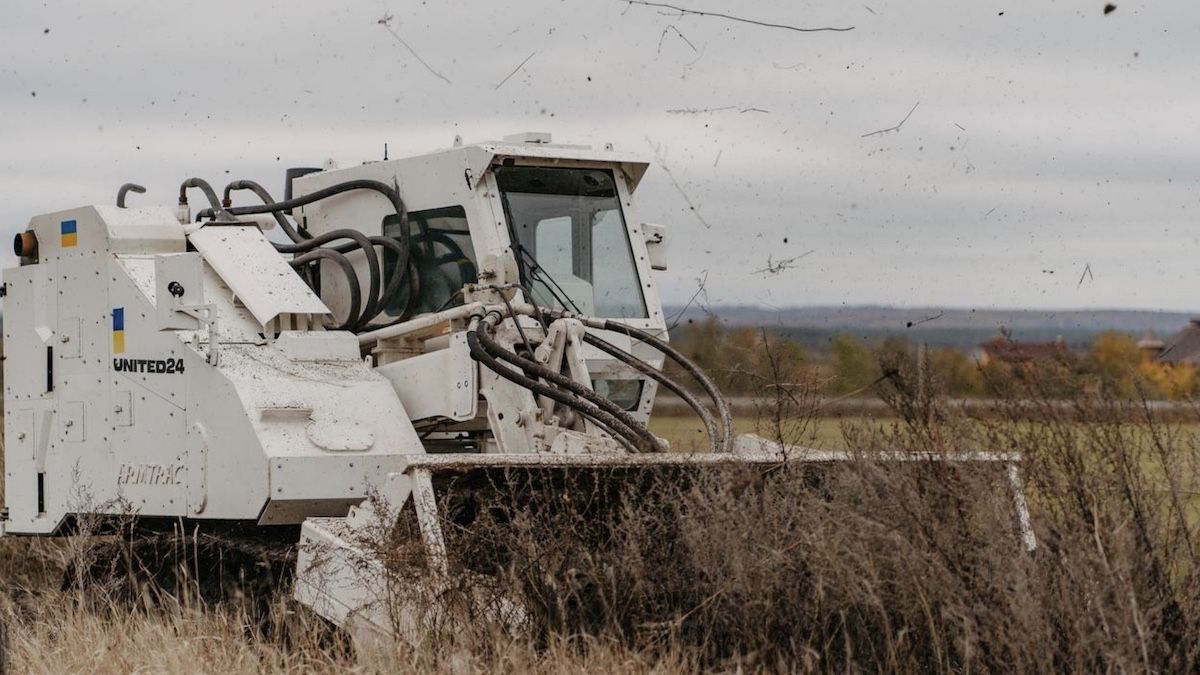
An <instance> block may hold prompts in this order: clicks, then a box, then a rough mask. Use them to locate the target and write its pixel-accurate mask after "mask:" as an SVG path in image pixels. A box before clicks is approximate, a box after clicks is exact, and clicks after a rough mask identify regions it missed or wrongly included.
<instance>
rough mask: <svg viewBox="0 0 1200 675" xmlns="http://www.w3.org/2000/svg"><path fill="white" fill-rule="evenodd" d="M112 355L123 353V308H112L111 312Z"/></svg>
mask: <svg viewBox="0 0 1200 675" xmlns="http://www.w3.org/2000/svg"><path fill="white" fill-rule="evenodd" d="M112 326H113V328H112V333H113V353H114V354H124V353H125V308H124V307H114V308H113V311H112Z"/></svg>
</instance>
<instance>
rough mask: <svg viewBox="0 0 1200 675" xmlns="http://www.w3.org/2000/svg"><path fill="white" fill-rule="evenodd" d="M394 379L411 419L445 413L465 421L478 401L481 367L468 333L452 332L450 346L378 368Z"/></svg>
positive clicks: (469, 417) (444, 415) (451, 417)
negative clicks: (471, 351)
mask: <svg viewBox="0 0 1200 675" xmlns="http://www.w3.org/2000/svg"><path fill="white" fill-rule="evenodd" d="M375 372H377V373H379V374H381V375H383V376H384V377H386V378H387V379H388V381H389V382H391V383H392V387H394V388H395V389H396V394H397V395H398V396H399V397H400V402H401V403H403V404H404V409H405V410H406V411H407V412H408V415H409V417H410V418H411V419H414V420H421V419H427V418H430V417H445V418H448V419H452V420H456V421H465V420H469V419H472V418H474V417H475V413H476V409H477V407H478V404H479V376H478V373H479V369H478V366H477V365H476V363H475V361H474V360H473V359H472V358H471V353H470V349H469V348H468V347H467V339H466V333H461V332H460V333H455V334H454V335H451V336H450V347H449V348H448V349H439V350H437V351H435V352H429V353H428V354H420V355H418V356H414V357H411V358H407V359H404V360H402V361H396V362H393V363H389V364H387V365H385V366H380V367H378V368H376V369H375Z"/></svg>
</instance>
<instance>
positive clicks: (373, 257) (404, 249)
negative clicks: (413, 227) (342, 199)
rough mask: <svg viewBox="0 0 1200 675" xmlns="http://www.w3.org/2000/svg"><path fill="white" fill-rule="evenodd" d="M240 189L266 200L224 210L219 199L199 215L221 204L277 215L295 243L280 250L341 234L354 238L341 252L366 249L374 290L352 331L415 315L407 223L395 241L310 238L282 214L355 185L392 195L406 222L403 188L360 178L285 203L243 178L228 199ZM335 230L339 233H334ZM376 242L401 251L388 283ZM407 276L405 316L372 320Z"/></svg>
mask: <svg viewBox="0 0 1200 675" xmlns="http://www.w3.org/2000/svg"><path fill="white" fill-rule="evenodd" d="M210 189H211V188H210ZM239 189H247V190H251V191H253V192H254V193H255V194H256V195H258V197H259V198H260V199H262V200H263V201H264V203H263V204H261V205H253V206H237V207H229V208H224V209H221V207H220V206H219V205H217V204H215V203H214V206H213V208H209V209H205V210H203V211H201V212H200V213H199V214H197V219H198V220H199V219H200V218H206V217H212V215H213V213H214V212H216V210H217V209H221V210H222V211H224V212H225V213H227V214H230V216H231V217H232V216H237V215H250V214H256V213H271V214H272V215H273V216H274V217H275V220H276V222H277V223H279V225H280V228H281V229H283V230H284V232H285V234H287V236H288V238H290V239H291V240H292V242H293V243H292V244H275V249H276V250H278V251H280V252H281V253H306V252H308V251H311V250H314V249H315V248H316V247H317V246H321V245H324V244H327V243H329V242H331V241H334V240H336V239H350V240H351V241H349V242H346V243H343V244H339V245H337V246H333V247H330V248H332V249H333V250H334V251H336V252H338V253H341V254H346V253H350V252H352V251H354V250H362V251H363V254H364V257H365V258H366V260H367V268H368V276H369V280H368V286H369V287H370V290H369V292H368V294H367V301H366V303H365V306H364V307H363V310H362V312H361V314H360V315H359V316H357V317H354V320H353V321H352V322H351V328H350V330H354V331H356V332H357V331H363V330H372V329H375V328H380V327H383V326H387V325H391V324H392V323H398V322H400V321H404V320H406V319H408V318H409V317H410V315H411V313H412V310H413V308H414V307H415V306H416V304H417V303H415V302H413V300H414V298H416V297H417V296H418V294H419V283H420V277H419V275H418V274H416V270H414V269H411V268H412V264H411V263H412V256H411V243H410V239H411V233H410V232H409V229H408V228H407V227H401V228H400V236H399V241H396V240H395V239H394V238H392V237H384V236H375V237H366V236H365V235H363V234H362V233H360V232H357V231H355V230H348V229H341V230H335V231H333V232H328V233H325V234H324V235H321V236H320V237H317V238H305V237H307V236H308V235H307V233H302V232H301V231H297V230H296V229H295V228H293V227H292V226H291V224H290V223H289V222H288V221H287V219H286V217H285V216H284V215H283V213H282V212H283V211H284V210H290V209H293V208H295V207H297V206H304V205H307V204H311V203H313V202H316V201H320V200H322V199H326V198H328V197H332V196H334V195H338V194H341V193H343V192H348V191H350V190H373V191H375V192H378V193H380V194H382V195H383V196H384V197H386V198H387V199H388V201H390V202H391V203H392V207H393V208H394V209H395V213H396V216H397V217H399V218H400V219H401V221H402V222H403V220H404V218H405V216H406V214H407V211H406V210H405V206H404V201H403V200H402V199H401V198H400V193H399V191H398V190H396V188H394V187H392V186H390V185H388V184H386V183H383V182H380V181H376V180H367V179H358V180H350V181H345V182H342V183H337V184H335V185H331V186H329V187H326V188H322V189H320V190H316V191H314V192H311V193H309V194H306V195H303V196H301V197H296V198H293V199H287V200H284V201H282V202H275V201H273V200H272V199H271V195H270V193H268V192H267V191H266V189H265V188H263V187H262V186H261V185H259V184H257V183H255V182H254V181H247V180H239V181H234V182H232V183H230V184H229V185H227V186H226V188H225V196H226V199H227V200H228V198H229V193H230V191H232V190H239ZM215 198H216V195H215V193H214V194H213V195H212V196H211V198H210V202H212V201H213V200H215ZM389 217H390V216H389ZM334 234H336V235H338V236H332V237H331V236H330V235H334ZM376 246H378V247H381V248H384V249H387V250H389V251H391V252H392V253H393V254H394V255H395V256H396V270H397V272H396V273H395V274H393V275H392V278H390V279H389V280H388V283H387V284H386V286H384V284H383V283H382V275H381V269H380V268H381V267H382V261H381V255H380V254H377V253H376V251H375V247H376ZM405 277H408V278H409V280H410V283H409V286H408V289H409V297H408V299H407V301H406V302H405V303H404V306H403V310H402V311H401V313H400V315H399V316H398V317H396V319H395V320H394V321H392V322H389V323H385V324H378V325H376V324H371V323H370V322H371V320H373V319H374V318H375V317H376V316H378V315H379V314H380V312H382V311H383V309H384V308H386V307H390V306H391V305H392V303H393V301H394V300H395V299H396V297H397V295H398V294H399V293H400V291H401V289H402V287H403V286H404V280H405ZM354 283H355V284H356V283H357V280H355V281H354ZM352 285H353V284H352ZM381 286H384V288H383V293H382V294H380V287H381Z"/></svg>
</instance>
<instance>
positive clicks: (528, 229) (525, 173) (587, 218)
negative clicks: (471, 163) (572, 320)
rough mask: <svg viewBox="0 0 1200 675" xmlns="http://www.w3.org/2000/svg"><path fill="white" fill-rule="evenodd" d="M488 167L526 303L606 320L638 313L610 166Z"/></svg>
mask: <svg viewBox="0 0 1200 675" xmlns="http://www.w3.org/2000/svg"><path fill="white" fill-rule="evenodd" d="M494 170H495V174H496V180H497V182H498V183H499V186H500V191H501V195H502V197H503V201H504V212H505V215H506V216H507V217H508V223H509V228H510V230H511V235H512V238H513V242H514V243H515V244H516V247H519V249H520V250H517V251H515V253H516V257H517V260H518V261H519V263H520V267H521V279H522V281H523V282H524V283H525V285H526V287H527V288H529V289H530V291H531V293H532V294H533V300H534V302H536V303H537V304H539V305H542V306H547V307H554V308H559V309H571V310H575V311H578V312H580V313H583V314H587V315H589V316H598V317H604V318H610V319H618V318H645V317H646V301H645V298H644V297H643V296H642V286H641V283H640V282H639V280H638V275H637V269H636V268H635V267H634V264H633V250H632V248H631V247H630V244H629V232H628V230H627V229H626V228H625V218H624V216H623V215H622V214H621V203H620V200H619V199H618V197H617V189H616V184H615V182H614V180H613V175H612V172H611V171H608V170H603V169H564V168H547V167H526V166H500V167H495V169H494Z"/></svg>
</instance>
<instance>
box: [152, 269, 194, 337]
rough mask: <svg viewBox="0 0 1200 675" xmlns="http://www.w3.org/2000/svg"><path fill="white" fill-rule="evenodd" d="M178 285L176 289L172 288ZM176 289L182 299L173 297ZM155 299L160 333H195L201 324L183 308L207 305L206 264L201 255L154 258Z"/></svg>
mask: <svg viewBox="0 0 1200 675" xmlns="http://www.w3.org/2000/svg"><path fill="white" fill-rule="evenodd" d="M172 284H177V286H172ZM172 288H175V289H176V292H177V293H179V294H180V295H179V296H178V297H176V296H175V295H174V294H172V293H171V289H172ZM154 298H155V307H156V309H157V312H158V328H159V330H195V329H196V328H199V326H200V322H199V321H198V320H197V319H196V317H194V316H192V315H190V314H185V313H183V312H181V311H180V310H179V308H180V307H199V306H200V305H203V304H204V263H203V262H202V260H201V258H200V254H198V253H168V254H166V255H156V256H154Z"/></svg>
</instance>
